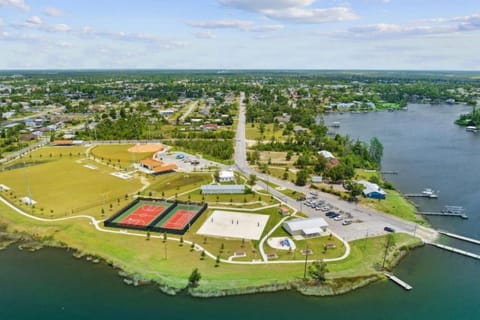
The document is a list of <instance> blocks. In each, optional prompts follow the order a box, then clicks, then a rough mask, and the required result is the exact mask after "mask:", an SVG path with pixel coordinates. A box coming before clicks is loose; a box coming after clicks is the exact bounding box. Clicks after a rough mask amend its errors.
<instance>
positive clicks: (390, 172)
mask: <svg viewBox="0 0 480 320" xmlns="http://www.w3.org/2000/svg"><path fill="white" fill-rule="evenodd" d="M381 174H398V171H382V172H381Z"/></svg>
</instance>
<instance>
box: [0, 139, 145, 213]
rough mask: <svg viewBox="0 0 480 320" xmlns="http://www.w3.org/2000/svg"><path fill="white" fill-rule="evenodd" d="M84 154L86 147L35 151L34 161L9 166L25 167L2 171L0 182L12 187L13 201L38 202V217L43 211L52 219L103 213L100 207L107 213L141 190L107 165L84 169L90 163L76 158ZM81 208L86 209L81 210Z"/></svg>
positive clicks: (136, 182) (51, 148) (133, 182)
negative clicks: (20, 199) (22, 165)
mask: <svg viewBox="0 0 480 320" xmlns="http://www.w3.org/2000/svg"><path fill="white" fill-rule="evenodd" d="M60 152H63V153H60ZM84 152H85V148H83V147H76V148H75V149H74V148H73V147H71V148H70V147H66V148H63V147H62V148H58V147H57V148H53V147H46V148H42V149H39V150H36V151H34V152H32V153H31V155H32V158H31V159H30V157H28V158H25V159H21V160H18V161H17V162H13V163H11V164H9V165H10V166H14V165H19V164H23V163H24V162H25V164H26V165H27V167H26V168H22V167H18V168H16V169H13V170H5V171H1V172H0V183H3V184H5V185H8V186H9V187H10V188H11V191H12V192H13V196H12V199H13V200H14V201H15V199H14V197H16V199H19V198H21V197H24V196H29V197H30V196H31V198H32V199H34V200H35V201H37V202H38V203H37V205H36V207H37V208H38V210H37V212H38V214H42V211H40V210H43V214H45V215H47V214H48V216H49V217H50V216H52V217H64V216H65V215H66V214H72V210H73V212H74V213H75V214H78V213H80V212H82V211H85V210H88V213H89V214H93V215H95V214H100V207H101V206H104V207H105V209H106V210H108V208H109V207H110V204H112V205H113V206H120V204H119V203H118V202H117V200H118V199H120V201H121V202H123V201H125V195H126V194H131V193H134V192H136V191H137V190H138V189H140V188H141V187H142V184H141V182H140V181H139V180H138V179H130V180H124V179H119V178H116V177H114V176H112V175H110V173H111V172H112V169H111V168H109V167H106V166H104V165H101V164H98V163H94V164H95V166H96V168H97V169H96V170H92V169H91V168H87V167H85V166H84V165H85V164H89V163H90V162H88V161H86V160H83V159H82V158H81V157H79V156H77V154H78V153H80V154H81V155H83V154H84ZM70 153H72V156H71V157H70V155H69V154H70ZM61 154H63V156H62V157H60V156H59V155H61ZM50 155H52V156H50ZM89 206H91V207H94V206H97V207H98V208H96V209H95V210H93V209H91V208H87V207H89ZM82 207H85V209H84V210H80V209H79V208H82Z"/></svg>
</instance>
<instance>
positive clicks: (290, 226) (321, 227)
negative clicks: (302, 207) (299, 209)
mask: <svg viewBox="0 0 480 320" xmlns="http://www.w3.org/2000/svg"><path fill="white" fill-rule="evenodd" d="M327 227H328V223H327V222H326V221H325V220H324V219H323V218H320V217H315V218H308V219H301V218H299V219H293V220H288V221H286V222H284V223H283V228H284V229H285V230H286V231H287V232H288V233H290V234H291V235H292V236H303V237H307V238H311V237H318V236H321V235H322V233H325V232H326V231H327Z"/></svg>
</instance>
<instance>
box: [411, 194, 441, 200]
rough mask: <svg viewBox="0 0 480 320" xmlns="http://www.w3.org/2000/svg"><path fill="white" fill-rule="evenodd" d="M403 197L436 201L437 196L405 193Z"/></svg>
mask: <svg viewBox="0 0 480 320" xmlns="http://www.w3.org/2000/svg"><path fill="white" fill-rule="evenodd" d="M405 197H409V198H430V199H437V198H438V195H436V194H425V193H406V194H405Z"/></svg>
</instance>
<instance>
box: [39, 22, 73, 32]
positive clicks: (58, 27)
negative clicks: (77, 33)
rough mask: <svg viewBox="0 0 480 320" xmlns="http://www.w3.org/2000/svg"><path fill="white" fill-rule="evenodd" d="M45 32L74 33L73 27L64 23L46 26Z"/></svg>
mask: <svg viewBox="0 0 480 320" xmlns="http://www.w3.org/2000/svg"><path fill="white" fill-rule="evenodd" d="M45 30H46V31H50V32H70V31H72V27H70V26H69V25H66V24H64V23H58V24H53V25H48V26H46V28H45Z"/></svg>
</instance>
